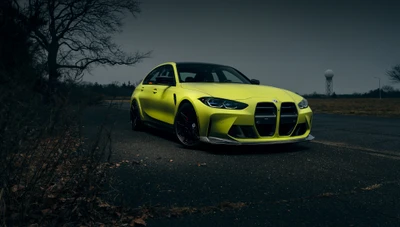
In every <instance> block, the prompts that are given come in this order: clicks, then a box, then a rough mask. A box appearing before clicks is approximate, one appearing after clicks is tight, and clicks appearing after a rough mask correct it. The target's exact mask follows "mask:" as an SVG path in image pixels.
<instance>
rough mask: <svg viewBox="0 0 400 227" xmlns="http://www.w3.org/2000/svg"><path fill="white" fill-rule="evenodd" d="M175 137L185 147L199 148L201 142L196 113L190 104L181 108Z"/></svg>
mask: <svg viewBox="0 0 400 227" xmlns="http://www.w3.org/2000/svg"><path fill="white" fill-rule="evenodd" d="M174 129H175V135H176V137H177V138H178V140H179V142H180V143H181V144H183V145H184V146H185V147H190V148H194V147H198V146H199V145H200V144H201V142H200V136H199V126H198V121H197V115H196V111H195V110H194V108H193V106H192V105H191V104H190V103H184V104H182V106H180V107H179V109H178V112H177V113H176V116H175V123H174Z"/></svg>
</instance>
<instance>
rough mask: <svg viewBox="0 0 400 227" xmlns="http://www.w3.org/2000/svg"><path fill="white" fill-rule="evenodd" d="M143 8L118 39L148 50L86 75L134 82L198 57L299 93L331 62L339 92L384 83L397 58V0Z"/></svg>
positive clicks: (168, 0)
mask: <svg viewBox="0 0 400 227" xmlns="http://www.w3.org/2000/svg"><path fill="white" fill-rule="evenodd" d="M141 8H142V13H141V14H139V15H138V17H137V18H136V19H133V18H132V17H129V18H127V20H126V21H125V26H124V28H123V29H124V31H123V33H121V34H120V35H118V37H116V41H117V43H118V44H120V45H121V46H123V47H124V49H125V50H127V51H136V50H140V51H148V50H153V57H152V58H150V59H146V60H144V61H143V62H142V63H139V64H138V65H136V66H134V67H121V66H119V67H114V68H103V67H100V68H98V69H96V70H94V71H93V73H92V74H93V75H87V76H86V77H85V79H86V80H87V81H98V82H99V83H110V82H112V81H119V82H127V81H131V82H134V81H138V80H140V79H142V77H144V76H145V75H146V74H147V73H148V72H149V71H150V70H151V69H152V68H153V67H154V66H156V65H158V64H160V63H163V62H166V61H201V62H213V63H222V64H228V65H231V66H233V67H235V68H237V69H239V70H240V71H241V72H243V73H244V74H246V75H247V76H248V77H250V78H256V79H260V80H261V83H262V84H268V85H272V86H277V87H282V88H286V89H290V90H293V91H295V92H298V93H300V94H305V93H312V92H314V91H316V92H318V93H323V92H324V91H325V77H324V72H325V71H326V70H327V69H332V70H333V71H334V73H335V76H334V78H333V84H334V85H333V89H334V91H335V92H336V93H341V94H342V93H353V92H366V91H369V90H371V89H376V88H377V87H378V79H376V78H374V77H381V84H382V85H385V84H390V82H389V81H388V80H387V77H386V75H385V72H386V70H388V69H390V67H391V66H393V65H394V64H397V63H400V57H399V54H400V1H394V0H392V1H387V0H382V1H377V0H375V1H368V0H364V1H356V0H349V1H342V0H338V1H330V0H329V1H324V0H320V1H316V0H312V1H306V0H304V1H300V0H290V1H288V0H275V1H270V0H265V1H260V0H258V1H255V0H246V1H245V0H241V1H240V0H219V1H217V0H201V1H194V0H186V1H182V0H143V3H142V7H141ZM398 87H399V86H397V88H398Z"/></svg>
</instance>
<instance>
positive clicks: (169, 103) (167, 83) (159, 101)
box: [153, 64, 177, 125]
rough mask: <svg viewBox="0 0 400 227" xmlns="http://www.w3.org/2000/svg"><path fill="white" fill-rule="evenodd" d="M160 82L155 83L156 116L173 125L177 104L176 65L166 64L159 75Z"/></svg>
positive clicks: (154, 103)
mask: <svg viewBox="0 0 400 227" xmlns="http://www.w3.org/2000/svg"><path fill="white" fill-rule="evenodd" d="M156 80H157V81H158V82H157V83H156V85H154V93H153V94H154V99H153V100H154V102H153V105H154V107H153V108H154V110H155V111H154V115H153V116H154V118H155V119H157V120H159V121H161V122H162V123H167V124H170V125H172V124H173V123H174V118H175V115H174V114H175V106H176V91H177V87H176V76H175V71H174V67H173V66H172V65H170V64H168V65H164V67H163V69H162V71H161V73H160V74H159V75H158V77H157V79H156Z"/></svg>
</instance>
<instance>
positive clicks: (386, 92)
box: [303, 85, 400, 98]
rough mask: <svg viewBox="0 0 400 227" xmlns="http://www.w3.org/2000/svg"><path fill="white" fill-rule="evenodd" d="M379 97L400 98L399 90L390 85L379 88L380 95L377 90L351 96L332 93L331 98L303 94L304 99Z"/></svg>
mask: <svg viewBox="0 0 400 227" xmlns="http://www.w3.org/2000/svg"><path fill="white" fill-rule="evenodd" d="M380 95H381V97H382V98H400V90H399V89H395V88H394V87H392V86H390V85H385V86H383V87H382V88H381V91H380V94H379V89H374V90H370V91H368V92H365V93H353V94H336V93H333V94H332V95H331V96H327V95H325V94H320V93H317V92H314V93H312V94H305V95H303V97H305V98H379V97H380Z"/></svg>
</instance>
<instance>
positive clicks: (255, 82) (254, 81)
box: [250, 79, 260, 85]
mask: <svg viewBox="0 0 400 227" xmlns="http://www.w3.org/2000/svg"><path fill="white" fill-rule="evenodd" d="M250 82H251V83H252V84H257V85H259V84H260V81H259V80H256V79H251V80H250Z"/></svg>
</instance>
